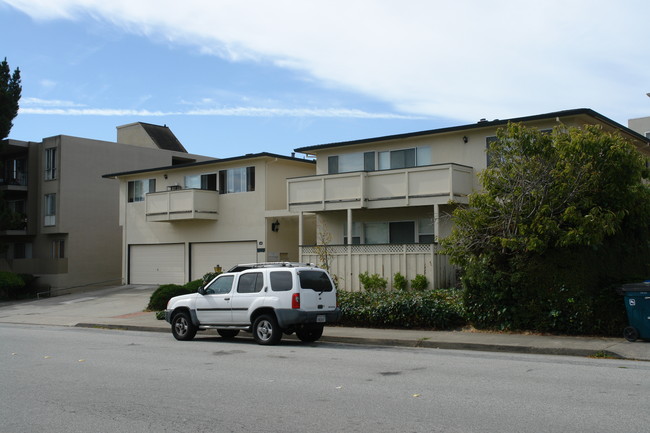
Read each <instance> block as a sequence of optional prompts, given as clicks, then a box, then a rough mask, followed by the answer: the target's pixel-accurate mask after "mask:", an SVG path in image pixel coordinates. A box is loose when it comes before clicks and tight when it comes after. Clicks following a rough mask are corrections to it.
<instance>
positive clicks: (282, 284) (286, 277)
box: [271, 271, 293, 292]
mask: <svg viewBox="0 0 650 433" xmlns="http://www.w3.org/2000/svg"><path fill="white" fill-rule="evenodd" d="M291 289H293V278H292V275H291V272H289V271H276V272H271V290H273V291H274V292H287V291H289V290H291Z"/></svg>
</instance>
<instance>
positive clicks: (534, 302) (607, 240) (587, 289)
mask: <svg viewBox="0 0 650 433" xmlns="http://www.w3.org/2000/svg"><path fill="white" fill-rule="evenodd" d="M488 157H489V161H490V163H489V165H488V168H487V169H486V170H485V171H483V172H482V173H481V174H480V180H481V183H482V185H483V191H481V192H478V193H475V194H472V196H471V197H470V203H469V207H466V208H459V209H457V210H456V211H455V213H454V222H455V228H454V229H453V231H452V234H451V236H450V237H449V238H447V239H445V240H444V246H445V251H446V253H447V254H449V255H450V256H451V259H452V261H453V262H454V263H456V264H458V265H460V266H461V268H462V269H463V284H464V286H465V289H466V299H465V302H466V307H467V311H468V314H469V316H470V317H469V318H470V320H472V321H473V322H474V324H475V325H476V326H482V327H496V328H505V329H536V330H540V331H552V332H564V333H592V332H598V333H612V332H616V331H618V330H619V329H618V327H619V326H622V324H623V323H624V318H625V313H624V310H623V303H622V300H621V299H620V297H617V296H616V294H615V291H614V290H613V288H612V287H614V286H615V285H616V284H618V283H621V282H623V281H629V280H635V279H642V278H643V279H644V278H646V277H647V276H648V270H649V263H650V243H649V240H650V218H648V215H650V214H649V212H650V190H649V189H648V187H647V186H646V185H645V184H644V183H643V177H644V176H645V160H644V158H643V157H642V156H641V155H640V153H639V152H638V151H637V150H636V148H635V147H634V145H632V144H631V143H629V142H627V141H626V140H624V139H623V138H622V137H621V136H619V135H617V134H612V133H607V132H604V131H603V130H602V128H600V127H598V126H585V127H583V128H567V127H564V126H559V127H556V128H555V129H554V130H553V132H552V133H545V132H540V131H539V130H536V129H531V128H527V127H524V126H522V125H519V124H510V125H508V127H507V128H505V129H503V130H501V131H499V132H498V134H497V140H496V141H494V142H493V143H491V144H490V147H489V149H488Z"/></svg>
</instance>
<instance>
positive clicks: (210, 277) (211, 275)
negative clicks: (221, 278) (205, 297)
mask: <svg viewBox="0 0 650 433" xmlns="http://www.w3.org/2000/svg"><path fill="white" fill-rule="evenodd" d="M219 274H221V272H208V273H207V274H205V275H204V276H203V278H202V279H201V281H202V283H203V284H208V283H209V282H210V281H212V280H213V279H214V278H215V277H216V276H217V275H219Z"/></svg>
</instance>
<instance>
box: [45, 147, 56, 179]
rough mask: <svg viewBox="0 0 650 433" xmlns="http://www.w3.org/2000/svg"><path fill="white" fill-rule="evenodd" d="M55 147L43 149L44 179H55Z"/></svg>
mask: <svg viewBox="0 0 650 433" xmlns="http://www.w3.org/2000/svg"><path fill="white" fill-rule="evenodd" d="M56 175H57V173H56V147H50V148H48V149H45V180H53V179H56Z"/></svg>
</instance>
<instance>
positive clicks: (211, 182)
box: [185, 173, 217, 191]
mask: <svg viewBox="0 0 650 433" xmlns="http://www.w3.org/2000/svg"><path fill="white" fill-rule="evenodd" d="M185 189H205V190H208V191H216V190H217V174H216V173H212V174H193V175H191V176H185Z"/></svg>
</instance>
